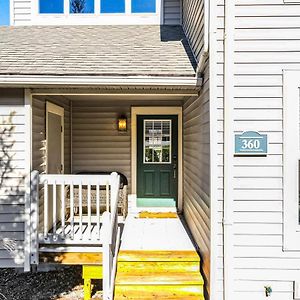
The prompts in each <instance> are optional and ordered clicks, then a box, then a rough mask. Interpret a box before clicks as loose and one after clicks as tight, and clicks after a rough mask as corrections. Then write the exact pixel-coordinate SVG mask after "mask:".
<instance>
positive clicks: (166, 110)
mask: <svg viewBox="0 0 300 300" xmlns="http://www.w3.org/2000/svg"><path fill="white" fill-rule="evenodd" d="M138 115H177V116H178V204H177V205H178V207H177V209H178V211H179V212H181V211H182V208H183V152H182V107H181V106H133V107H132V108H131V193H132V194H134V195H136V190H137V172H136V166H137V124H136V123H137V116H138Z"/></svg>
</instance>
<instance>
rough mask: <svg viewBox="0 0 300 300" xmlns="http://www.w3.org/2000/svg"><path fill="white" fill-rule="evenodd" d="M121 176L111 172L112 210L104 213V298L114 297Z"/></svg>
mask: <svg viewBox="0 0 300 300" xmlns="http://www.w3.org/2000/svg"><path fill="white" fill-rule="evenodd" d="M119 185H120V176H119V175H118V174H117V173H112V174H111V180H110V186H111V201H110V212H108V211H106V212H105V213H104V214H103V231H104V234H105V238H104V240H103V299H104V300H112V299H113V289H114V288H113V285H114V277H115V272H116V263H117V260H116V257H117V254H118V240H119V234H120V231H119V230H118V205H117V203H118V197H119Z"/></svg>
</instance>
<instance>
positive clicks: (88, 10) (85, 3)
mask: <svg viewBox="0 0 300 300" xmlns="http://www.w3.org/2000/svg"><path fill="white" fill-rule="evenodd" d="M94 11H95V9H94V0H70V13H71V14H93V13H94Z"/></svg>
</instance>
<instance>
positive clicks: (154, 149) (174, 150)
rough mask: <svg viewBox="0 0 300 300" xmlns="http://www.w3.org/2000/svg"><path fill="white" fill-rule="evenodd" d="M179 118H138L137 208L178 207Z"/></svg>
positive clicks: (160, 116) (152, 116)
mask: <svg viewBox="0 0 300 300" xmlns="http://www.w3.org/2000/svg"><path fill="white" fill-rule="evenodd" d="M177 186H178V118H177V116H173V115H170V116H169V115H167V116H166V115H140V116H138V117H137V205H138V206H140V207H141V206H145V207H170V206H176V204H177V191H178V188H177Z"/></svg>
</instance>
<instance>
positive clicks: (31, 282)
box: [0, 267, 102, 300]
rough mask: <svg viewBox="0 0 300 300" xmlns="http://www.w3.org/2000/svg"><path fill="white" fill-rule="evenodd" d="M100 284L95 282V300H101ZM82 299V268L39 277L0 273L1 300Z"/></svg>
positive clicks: (5, 271)
mask: <svg viewBox="0 0 300 300" xmlns="http://www.w3.org/2000/svg"><path fill="white" fill-rule="evenodd" d="M100 284H101V282H100V281H95V286H94V287H93V294H92V295H93V297H92V299H102V297H101V294H102V293H101V292H97V290H98V291H100V290H101V285H100ZM54 299H55V300H71V299H74V300H79V299H83V280H82V278H81V267H67V268H63V269H59V270H54V271H48V272H36V273H21V272H18V271H16V270H13V269H0V300H54Z"/></svg>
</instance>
